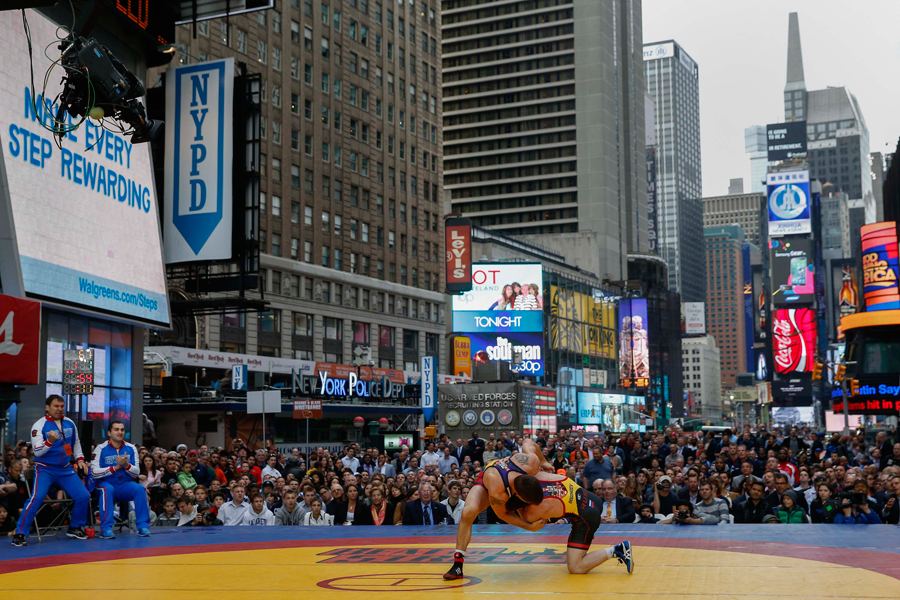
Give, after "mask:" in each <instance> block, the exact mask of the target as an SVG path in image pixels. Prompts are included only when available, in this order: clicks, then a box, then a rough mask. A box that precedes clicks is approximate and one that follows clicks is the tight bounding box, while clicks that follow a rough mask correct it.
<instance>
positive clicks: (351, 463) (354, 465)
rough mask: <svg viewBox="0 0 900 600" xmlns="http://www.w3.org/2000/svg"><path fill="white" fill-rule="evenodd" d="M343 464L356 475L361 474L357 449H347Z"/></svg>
mask: <svg viewBox="0 0 900 600" xmlns="http://www.w3.org/2000/svg"><path fill="white" fill-rule="evenodd" d="M341 463H342V464H343V465H344V466H345V467H349V469H350V470H351V471H353V472H354V473H358V472H359V459H358V458H356V449H354V448H353V446H351V447H349V448H347V456H345V457H344V458H342V459H341Z"/></svg>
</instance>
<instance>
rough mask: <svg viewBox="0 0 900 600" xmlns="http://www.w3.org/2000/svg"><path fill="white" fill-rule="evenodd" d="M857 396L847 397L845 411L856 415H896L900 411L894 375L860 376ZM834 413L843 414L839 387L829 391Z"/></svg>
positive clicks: (899, 389) (898, 388) (898, 393)
mask: <svg viewBox="0 0 900 600" xmlns="http://www.w3.org/2000/svg"><path fill="white" fill-rule="evenodd" d="M859 377H860V379H859V395H857V396H849V394H848V397H847V411H848V413H849V414H856V415H897V413H898V411H900V385H898V380H897V376H896V375H860V376H859ZM831 400H832V407H833V410H834V412H835V413H842V412H844V405H843V395H842V393H841V389H840V388H839V387H835V388H832V390H831Z"/></svg>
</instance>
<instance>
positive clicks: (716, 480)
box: [0, 427, 900, 534]
mask: <svg viewBox="0 0 900 600" xmlns="http://www.w3.org/2000/svg"><path fill="white" fill-rule="evenodd" d="M890 433H891V435H894V436H895V437H896V432H890ZM534 441H535V442H536V443H537V445H538V446H539V447H540V448H541V449H542V451H543V453H544V456H545V457H546V459H547V460H548V461H549V462H550V463H551V464H552V465H553V467H554V468H555V469H557V470H562V471H565V473H566V474H567V475H568V476H569V477H570V478H571V479H573V480H574V481H575V482H576V483H578V484H579V485H581V486H582V487H584V488H586V489H589V490H592V491H593V492H594V493H595V494H597V495H598V496H600V497H601V498H602V499H603V501H604V502H603V510H604V516H603V522H604V523H614V522H640V523H656V524H677V525H715V524H722V525H727V524H731V523H778V524H780V523H836V524H842V523H869V524H877V523H887V524H894V525H896V524H897V523H898V521H900V442H898V441H897V440H896V439H894V440H889V439H888V434H887V433H885V432H879V433H878V434H877V435H876V436H874V437H873V438H872V439H867V437H866V434H865V432H864V431H862V430H860V431H858V432H856V433H854V435H852V436H849V437H844V436H841V435H839V434H834V435H831V436H826V435H824V434H821V433H815V432H810V431H807V430H801V429H797V428H791V429H789V430H784V431H782V430H778V429H774V430H767V429H765V428H760V429H759V430H758V431H751V430H750V428H749V427H747V428H745V429H744V431H742V432H732V431H730V430H725V431H724V432H722V433H714V432H707V433H700V432H697V433H692V432H683V431H681V430H679V429H676V428H668V429H666V430H665V431H658V432H648V433H634V432H631V431H628V432H626V433H624V434H621V435H617V436H613V435H611V434H609V433H608V432H607V433H606V434H605V435H603V434H601V435H585V434H584V432H577V433H576V432H571V431H567V430H562V431H559V432H558V433H553V432H548V431H541V432H539V434H538V435H536V436H535V437H534ZM522 442H523V436H522V435H521V434H518V433H516V432H509V433H502V434H501V435H499V436H496V435H495V434H490V436H489V437H488V438H487V439H483V438H480V437H478V434H474V435H473V437H472V438H471V439H469V440H462V439H457V440H455V441H453V440H451V439H450V438H449V437H448V436H446V435H444V436H441V438H440V439H439V440H436V441H429V442H428V443H427V445H426V448H425V451H424V452H423V451H420V450H414V449H410V448H408V447H405V446H404V447H403V448H402V449H401V450H400V451H399V452H396V453H392V454H391V455H388V454H387V453H385V452H383V451H379V450H378V449H377V448H373V447H364V446H360V445H359V444H350V445H348V446H346V447H345V448H344V449H343V451H341V452H339V453H337V454H334V453H331V452H329V451H328V450H326V449H323V448H318V449H317V450H316V451H314V452H311V453H310V454H309V455H308V456H304V455H303V454H301V453H300V452H299V450H297V449H294V450H292V451H291V452H289V453H282V452H279V451H278V450H276V449H275V448H274V446H273V445H272V443H271V441H269V448H267V449H265V450H263V449H257V450H253V449H251V448H248V447H247V446H246V445H245V444H244V443H243V442H242V441H241V440H235V441H234V442H233V444H231V447H230V448H227V449H226V448H221V447H218V448H211V447H208V446H205V445H204V446H200V447H199V448H189V447H188V446H187V445H185V444H179V445H178V446H177V447H175V448H174V449H172V450H166V449H163V448H159V447H144V446H140V447H139V451H140V477H139V482H140V483H141V484H142V485H143V486H144V487H145V488H146V489H147V494H148V498H149V501H150V508H151V524H152V525H154V526H156V527H214V526H225V527H230V526H270V525H279V526H338V525H379V526H380V525H439V524H453V523H455V522H458V520H459V516H460V514H461V513H462V510H463V507H464V506H465V501H466V497H467V495H468V493H469V490H470V489H471V487H472V486H473V485H474V484H475V480H476V477H477V476H478V474H479V473H480V471H481V470H482V469H483V468H484V466H485V465H486V464H488V463H489V462H490V461H491V460H493V459H499V458H504V457H506V456H510V455H511V454H514V453H516V452H520V451H521V448H522ZM33 464H34V461H33V454H32V451H31V448H30V445H29V444H27V443H25V442H20V443H19V444H18V445H17V446H16V447H15V448H10V447H7V448H6V450H5V454H4V459H3V469H2V471H0V534H3V533H8V532H11V531H12V530H13V528H14V526H15V522H16V519H17V518H18V516H19V514H20V513H21V511H22V508H23V507H24V504H25V502H26V501H27V499H28V490H29V489H30V487H28V481H29V478H30V477H32V476H33V475H32V473H33V468H32V466H33ZM57 494H60V492H57V491H51V495H50V497H49V502H48V504H49V505H50V506H51V510H52V509H53V506H54V501H55V500H60V499H61V498H62V496H61V495H57ZM126 506H127V505H126ZM95 508H96V507H95ZM122 510H123V511H124V510H126V508H124V507H123V508H122ZM118 516H119V518H120V523H122V524H123V525H124V524H126V523H127V522H126V520H125V519H126V518H125V516H124V515H118ZM130 518H131V520H132V521H133V519H134V515H133V512H132V513H131V515H130ZM500 522H501V521H500V520H499V519H497V518H496V516H495V515H494V514H493V513H492V512H491V511H490V510H486V511H484V512H483V513H481V515H479V517H478V519H477V520H476V523H481V524H492V523H500Z"/></svg>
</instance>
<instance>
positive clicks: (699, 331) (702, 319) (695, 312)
mask: <svg viewBox="0 0 900 600" xmlns="http://www.w3.org/2000/svg"><path fill="white" fill-rule="evenodd" d="M681 312H682V314H683V315H684V333H685V334H686V335H704V334H706V304H705V303H703V302H685V303H684V304H682V311H681Z"/></svg>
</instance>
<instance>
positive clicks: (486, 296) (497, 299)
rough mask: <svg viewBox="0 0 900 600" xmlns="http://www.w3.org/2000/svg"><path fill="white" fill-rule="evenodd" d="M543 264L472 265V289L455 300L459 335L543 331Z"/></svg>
mask: <svg viewBox="0 0 900 600" xmlns="http://www.w3.org/2000/svg"><path fill="white" fill-rule="evenodd" d="M543 285H544V284H543V269H542V267H541V265H540V264H530V263H505V264H485V263H476V264H474V265H472V289H471V290H469V291H468V292H464V293H462V294H460V295H458V296H454V297H453V331H454V332H456V333H488V332H490V333H496V332H523V331H533V332H543V330H544V313H543V308H544V287H543Z"/></svg>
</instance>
